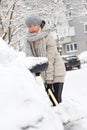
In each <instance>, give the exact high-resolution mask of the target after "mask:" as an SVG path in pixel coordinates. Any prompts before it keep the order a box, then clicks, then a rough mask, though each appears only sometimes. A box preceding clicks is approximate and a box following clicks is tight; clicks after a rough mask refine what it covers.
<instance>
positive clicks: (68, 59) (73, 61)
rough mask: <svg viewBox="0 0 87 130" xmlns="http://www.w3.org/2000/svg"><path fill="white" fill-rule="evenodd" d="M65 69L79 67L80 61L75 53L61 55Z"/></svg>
mask: <svg viewBox="0 0 87 130" xmlns="http://www.w3.org/2000/svg"><path fill="white" fill-rule="evenodd" d="M62 58H63V61H64V64H65V67H66V70H72V69H73V68H75V67H77V68H78V69H80V68H81V62H80V59H79V57H78V56H77V55H62Z"/></svg>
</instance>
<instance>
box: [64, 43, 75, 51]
mask: <svg viewBox="0 0 87 130" xmlns="http://www.w3.org/2000/svg"><path fill="white" fill-rule="evenodd" d="M76 51H77V43H69V44H66V52H67V53H70V52H76Z"/></svg>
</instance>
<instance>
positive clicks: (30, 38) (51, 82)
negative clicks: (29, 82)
mask: <svg viewBox="0 0 87 130" xmlns="http://www.w3.org/2000/svg"><path fill="white" fill-rule="evenodd" d="M25 24H26V25H27V28H28V33H27V35H26V36H25V53H26V55H27V56H34V57H47V58H48V68H47V70H46V72H45V76H44V78H45V82H46V84H47V89H46V90H48V88H50V89H51V90H52V91H53V93H54V95H55V97H56V99H57V101H58V103H60V102H61V101H62V98H61V97H62V89H63V83H64V78H65V72H66V71H65V66H64V63H63V60H62V58H61V56H60V54H59V53H58V51H57V47H56V42H55V40H54V38H53V36H52V35H51V33H50V31H49V29H48V30H47V29H46V25H45V21H44V20H42V19H41V18H40V17H39V16H38V15H36V14H30V15H28V17H27V18H26V19H25ZM53 105H54V104H53Z"/></svg>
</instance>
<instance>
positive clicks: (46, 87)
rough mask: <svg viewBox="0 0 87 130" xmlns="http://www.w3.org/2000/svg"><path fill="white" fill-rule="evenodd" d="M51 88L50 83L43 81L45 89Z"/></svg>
mask: <svg viewBox="0 0 87 130" xmlns="http://www.w3.org/2000/svg"><path fill="white" fill-rule="evenodd" d="M49 88H50V89H52V84H48V83H45V89H46V91H48V89H49Z"/></svg>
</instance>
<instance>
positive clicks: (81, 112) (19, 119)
mask: <svg viewBox="0 0 87 130" xmlns="http://www.w3.org/2000/svg"><path fill="white" fill-rule="evenodd" d="M45 60H46V59H43V60H41V59H38V60H34V58H32V59H31V58H30V59H29V58H26V57H25V55H24V54H23V53H18V52H15V51H14V50H13V49H12V48H9V47H8V46H7V45H5V43H4V41H2V39H0V130H87V118H86V117H87V104H86V103H87V101H86V99H87V95H86V91H87V88H86V86H87V85H86V84H87V81H86V77H87V73H86V72H87V64H83V65H82V67H81V69H75V70H72V71H67V73H66V78H65V84H64V89H63V95H62V96H63V102H62V103H61V104H59V105H58V106H56V107H52V105H51V102H50V100H49V98H48V95H47V93H46V92H45V89H44V86H43V83H42V80H41V78H40V77H37V78H36V77H34V76H33V75H32V74H31V72H30V71H29V70H28V68H31V67H32V66H34V65H35V64H38V63H41V62H45Z"/></svg>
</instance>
